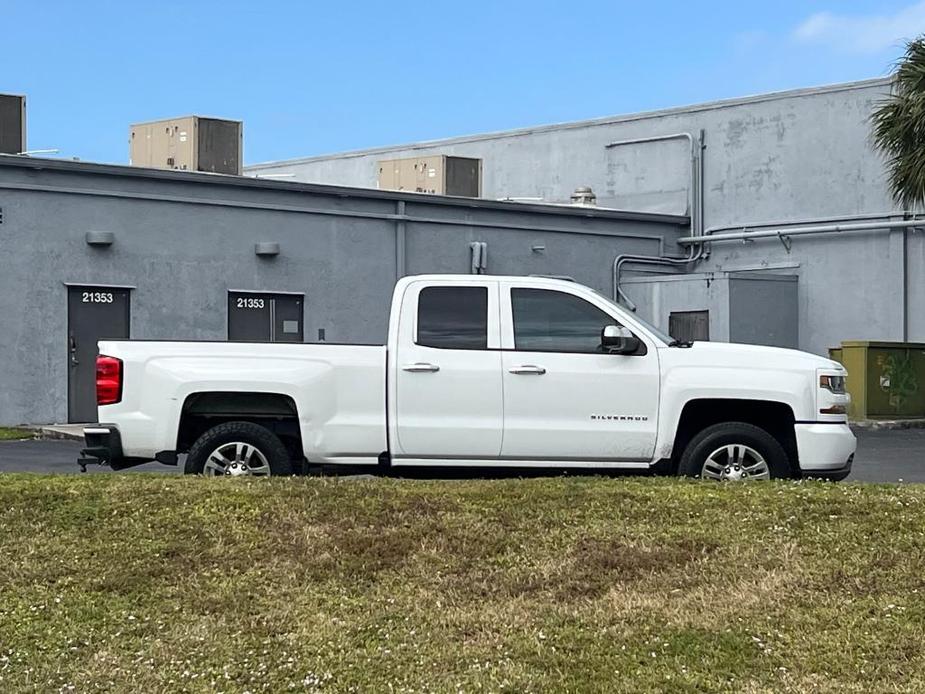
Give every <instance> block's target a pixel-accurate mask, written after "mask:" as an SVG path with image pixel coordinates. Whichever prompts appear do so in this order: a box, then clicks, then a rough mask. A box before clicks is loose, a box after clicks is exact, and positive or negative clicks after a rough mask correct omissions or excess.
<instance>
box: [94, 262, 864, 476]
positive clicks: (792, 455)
mask: <svg viewBox="0 0 925 694" xmlns="http://www.w3.org/2000/svg"><path fill="white" fill-rule="evenodd" d="M99 349H100V356H99V357H98V361H97V399H98V402H99V420H100V422H101V423H100V424H94V425H92V426H88V427H87V428H86V429H85V430H84V435H85V439H86V448H85V449H84V452H83V454H84V457H83V458H82V462H83V463H84V464H85V463H86V462H102V463H108V464H109V465H111V466H112V467H113V468H114V469H121V468H124V467H129V466H131V465H133V464H138V463H141V462H145V461H151V460H158V461H160V462H162V463H167V464H174V465H176V464H177V463H178V460H179V454H181V453H186V454H187V456H186V460H185V471H186V472H187V473H201V474H205V475H231V476H236V475H288V474H293V473H300V472H302V471H304V470H306V469H307V467H308V465H319V464H320V465H338V464H339V465H350V466H355V465H369V466H376V467H378V468H379V469H388V468H398V467H405V466H428V467H439V466H447V467H457V466H479V467H492V466H495V467H521V468H527V467H531V468H535V467H549V468H630V469H637V470H640V471H642V470H649V469H655V470H657V471H660V472H666V473H677V474H681V475H687V476H697V477H704V478H712V479H716V480H751V479H767V478H777V477H797V476H813V477H825V478H829V479H843V478H844V477H846V476H847V475H848V473H849V472H850V470H851V463H852V459H853V456H854V451H855V438H854V436H853V435H852V433H851V430H850V429H849V428H848V424H847V419H846V406H847V403H848V396H847V395H846V394H845V376H846V374H845V370H844V368H843V367H842V366H841V365H840V364H838V363H836V362H834V361H831V360H829V359H823V358H821V357H818V356H815V355H812V354H807V353H805V352H798V351H794V350H786V349H778V348H772V347H758V346H751V345H735V344H722V343H715V342H695V343H693V344H690V343H681V342H679V341H677V340H674V339H672V338H671V337H669V336H668V335H665V334H663V333H661V332H660V331H659V330H657V329H656V328H654V327H652V326H651V325H648V324H647V323H646V322H644V321H643V320H640V318H639V317H638V316H636V315H634V314H633V313H630V312H628V311H626V310H625V309H624V308H622V307H621V306H619V305H617V304H615V303H613V302H612V301H610V300H609V299H607V298H606V297H604V296H603V295H601V294H599V293H597V292H595V291H594V290H592V289H589V288H587V287H584V286H581V285H579V284H576V283H574V282H569V281H565V280H557V279H547V278H540V277H496V276H487V275H461V276H454V275H432V276H415V277H406V278H404V279H402V280H400V281H399V282H398V283H397V285H396V287H395V293H394V296H393V299H392V313H391V318H390V323H389V336H388V344H387V345H337V344H324V343H322V344H254V343H233V342H144V341H115V340H112V341H110V340H105V341H101V342H100V344H99Z"/></svg>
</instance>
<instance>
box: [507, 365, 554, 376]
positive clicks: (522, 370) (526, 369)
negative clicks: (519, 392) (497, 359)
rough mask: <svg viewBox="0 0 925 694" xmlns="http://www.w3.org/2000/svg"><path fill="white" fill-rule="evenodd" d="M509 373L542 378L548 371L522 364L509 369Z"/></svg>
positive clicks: (540, 367)
mask: <svg viewBox="0 0 925 694" xmlns="http://www.w3.org/2000/svg"><path fill="white" fill-rule="evenodd" d="M508 372H509V373H512V374H523V375H525V376H542V375H543V374H544V373H546V369H544V368H543V367H542V366H536V365H534V364H521V365H520V366H513V367H511V368H510V369H508Z"/></svg>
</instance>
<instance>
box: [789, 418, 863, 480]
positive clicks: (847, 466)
mask: <svg viewBox="0 0 925 694" xmlns="http://www.w3.org/2000/svg"><path fill="white" fill-rule="evenodd" d="M794 430H795V432H796V439H797V453H798V454H799V457H800V472H801V473H802V475H803V476H804V477H822V478H825V479H833V480H842V479H844V478H845V477H847V476H848V474H849V473H850V472H851V464H852V462H853V461H854V452H855V449H856V448H857V439H856V438H855V437H854V434H853V433H851V429H850V428H849V427H848V425H847V424H845V423H837V424H836V423H832V424H828V423H825V424H820V423H801V424H796V425H795V426H794Z"/></svg>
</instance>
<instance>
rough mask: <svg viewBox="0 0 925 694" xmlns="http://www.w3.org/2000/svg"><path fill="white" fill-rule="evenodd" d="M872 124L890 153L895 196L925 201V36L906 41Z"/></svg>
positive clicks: (905, 202) (906, 202)
mask: <svg viewBox="0 0 925 694" xmlns="http://www.w3.org/2000/svg"><path fill="white" fill-rule="evenodd" d="M871 124H872V130H873V138H874V142H875V143H876V144H877V147H879V148H880V150H881V151H882V152H883V153H884V155H885V156H886V160H887V170H888V172H889V180H890V190H891V192H892V194H893V198H894V199H895V200H896V202H898V203H900V204H901V205H902V206H903V207H904V208H906V209H910V208H912V207H914V206H915V205H923V204H925V36H921V37H919V38H917V39H915V40H913V41H910V42H909V43H908V44H906V51H905V53H904V55H903V57H902V58H901V59H900V60H899V61H898V62H897V64H896V67H895V70H894V72H893V87H892V90H891V93H890V96H889V97H888V98H887V99H885V100H884V101H882V102H881V103H880V104H879V105H878V106H877V108H876V110H875V111H874V113H873V115H872V116H871Z"/></svg>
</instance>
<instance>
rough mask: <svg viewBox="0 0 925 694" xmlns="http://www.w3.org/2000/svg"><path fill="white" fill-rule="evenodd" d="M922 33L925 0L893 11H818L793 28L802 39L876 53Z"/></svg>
mask: <svg viewBox="0 0 925 694" xmlns="http://www.w3.org/2000/svg"><path fill="white" fill-rule="evenodd" d="M922 33H925V0H923V1H922V2H917V3H915V4H912V5H909V6H908V7H905V8H902V9H900V10H898V11H897V12H894V13H893V14H880V15H848V14H836V13H834V12H819V13H817V14H814V15H811V16H810V17H808V18H807V19H806V20H804V21H803V22H801V23H800V25H799V26H797V27H796V29H794V30H793V37H794V38H795V39H797V40H798V41H801V42H804V43H814V44H826V45H830V46H833V47H836V48H839V49H841V50H844V51H848V52H851V53H879V52H880V51H885V50H889V49H891V48H896V47H897V46H899V45H900V44H901V43H902V42H903V40H905V39H911V38H915V37H916V36H918V35H919V34H922Z"/></svg>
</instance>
